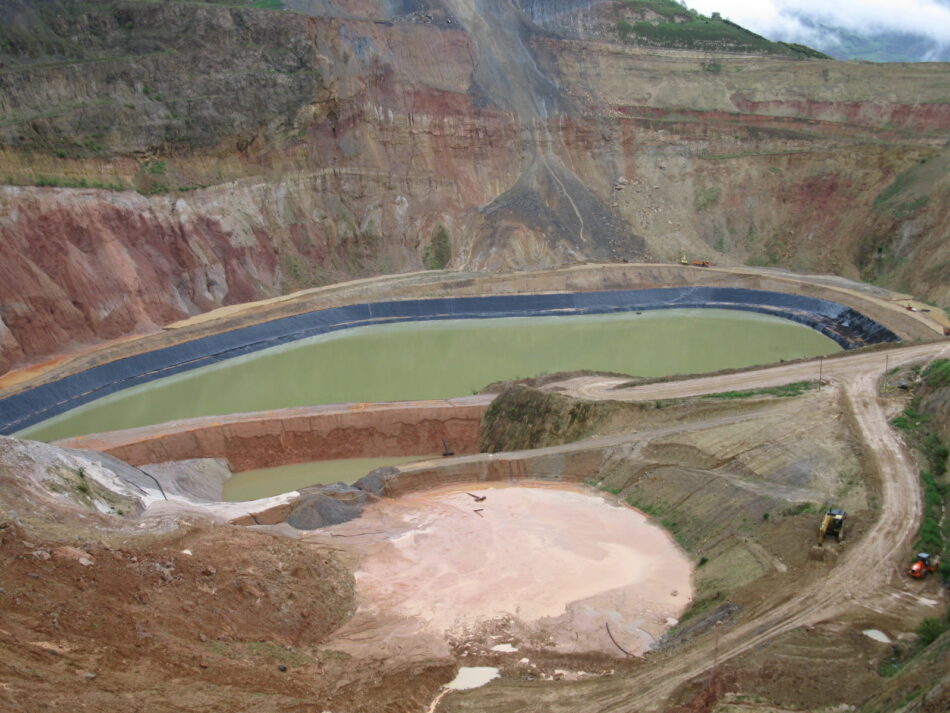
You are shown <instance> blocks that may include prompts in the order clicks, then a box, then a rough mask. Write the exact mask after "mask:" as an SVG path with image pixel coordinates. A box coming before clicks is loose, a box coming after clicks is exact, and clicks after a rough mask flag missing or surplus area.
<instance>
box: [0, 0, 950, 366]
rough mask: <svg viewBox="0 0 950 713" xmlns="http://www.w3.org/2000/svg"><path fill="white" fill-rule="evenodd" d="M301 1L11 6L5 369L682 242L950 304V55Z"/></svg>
mask: <svg viewBox="0 0 950 713" xmlns="http://www.w3.org/2000/svg"><path fill="white" fill-rule="evenodd" d="M279 5H280V3H277V2H261V1H259V0H256V1H255V2H245V3H232V2H228V3H223V2H222V3H214V2H206V3H202V2H188V3H185V2H157V1H156V2H153V1H151V0H143V1H141V2H132V1H130V0H108V1H107V2H97V3H91V2H83V1H81V0H18V1H17V2H11V3H5V4H4V6H3V8H2V9H0V13H2V18H0V19H2V20H3V22H2V23H0V27H2V30H0V182H2V183H4V184H6V185H0V256H2V260H0V266H2V267H0V270H2V276H3V279H2V280H0V369H2V370H6V369H8V368H10V367H12V366H14V365H17V364H22V363H26V362H29V361H35V360H37V359H40V358H42V357H44V356H47V355H49V354H52V353H55V352H58V351H61V350H63V349H64V348H68V347H70V346H75V345H81V344H88V343H91V342H94V341H95V340H97V339H102V338H112V337H117V336H122V335H126V334H130V333H134V332H142V331H148V330H153V329H155V328H156V327H157V326H159V325H162V324H166V323H168V322H170V321H173V320H176V319H180V318H182V317H185V316H188V315H191V314H195V313H198V312H201V311H206V310H208V309H211V308H214V307H217V306H220V305H223V304H233V303H237V302H242V301H247V300H250V299H255V298H261V297H266V296H271V295H276V294H281V293H285V292H288V291H292V290H294V289H299V288H301V287H308V286H315V285H322V284H328V283H331V282H336V281H340V280H343V279H347V278H351V277H359V276H367V275H375V274H385V273H391V272H400V271H405V270H409V269H419V268H421V267H423V266H425V267H427V268H440V267H443V266H446V265H448V266H452V267H459V268H471V269H485V270H503V269H532V268H537V267H550V266H553V265H557V264H564V263H569V262H575V261H585V260H595V261H604V260H606V261H620V260H634V259H637V260H640V259H647V260H660V261H669V260H675V259H677V258H678V257H679V255H680V254H681V253H683V252H686V253H688V255H689V256H690V257H704V258H707V259H712V260H714V261H716V262H720V263H723V264H742V263H745V264H751V265H771V266H783V267H789V268H792V269H795V270H803V271H821V272H836V273H838V274H842V275H845V276H848V277H852V278H861V279H867V280H873V281H875V282H878V283H880V284H883V285H885V286H889V287H892V288H899V289H902V290H911V291H913V292H914V293H915V294H917V295H918V296H919V297H922V298H926V299H929V300H931V301H933V302H936V303H939V304H942V305H947V304H950V287H948V285H950V240H948V237H950V215H948V211H950V200H948V198H950V178H948V175H950V174H948V171H947V170H946V168H947V167H948V166H950V150H948V149H947V139H948V134H950V95H948V94H947V89H946V87H947V86H948V84H947V78H948V76H950V68H948V66H947V65H939V64H934V65H892V66H886V67H881V66H873V65H865V64H857V63H841V62H834V61H830V60H818V59H808V58H807V57H808V55H809V53H808V52H807V51H805V50H802V49H800V48H796V47H794V46H788V45H782V44H780V43H767V42H765V41H764V40H763V41H761V42H760V40H761V38H759V39H758V40H756V39H754V38H755V36H752V37H750V35H751V33H748V34H746V33H744V31H742V32H740V31H739V30H737V29H736V28H734V27H732V26H730V25H728V24H725V23H722V22H716V21H712V20H710V19H708V18H700V17H696V16H693V15H688V16H685V19H683V18H682V17H680V16H679V15H677V14H676V13H677V12H680V11H681V10H682V9H681V8H680V10H676V8H679V6H678V5H677V6H675V8H673V9H672V10H671V9H670V6H671V5H674V4H672V3H667V2H665V0H655V1H654V2H618V1H616V0H559V1H558V2H545V3H539V2H532V1H531V0H504V1H502V2H487V1H483V0H477V1H476V2H461V1H460V0H399V1H396V0H385V1H384V0H288V2H286V3H285V5H286V6H287V9H282V10H281V9H268V8H277V7H278V6H279ZM670 13H672V14H670ZM647 26H649V28H654V29H649V28H648V27H647ZM693 26H695V27H694V29H695V30H696V32H699V35H690V34H689V32H687V29H688V28H689V27H693ZM631 28H632V29H631ZM657 28H659V29H657ZM677 28H680V29H677ZM684 28H685V29H684ZM696 28H699V29H696ZM671 33H672V34H671ZM683 33H686V34H683ZM709 33H712V34H709ZM716 33H719V34H716ZM684 37H686V38H687V39H686V40H684V39H683V38H684ZM737 38H738V39H737ZM740 40H741V41H740ZM763 43H764V44H763ZM434 60H435V61H434Z"/></svg>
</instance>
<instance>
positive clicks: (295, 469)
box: [223, 456, 441, 502]
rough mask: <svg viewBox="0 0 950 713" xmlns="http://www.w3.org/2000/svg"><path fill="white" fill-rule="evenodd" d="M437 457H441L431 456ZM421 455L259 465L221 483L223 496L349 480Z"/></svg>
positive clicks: (259, 495) (236, 497) (252, 495)
mask: <svg viewBox="0 0 950 713" xmlns="http://www.w3.org/2000/svg"><path fill="white" fill-rule="evenodd" d="M432 457H433V458H438V457H441V456H432ZM417 460H426V457H425V456H410V457H403V458H348V459H346V460H322V461H315V462H313V463H292V464H291V465H279V466H277V467H276V468H261V469H259V470H246V471H244V472H243V473H237V474H236V475H234V476H233V477H232V478H231V479H230V480H228V481H226V482H225V483H224V496H223V497H224V499H225V500H228V501H232V502H234V501H238V500H256V499H257V498H266V497H268V496H270V495H279V494H280V493H286V492H289V491H291V490H299V489H300V488H305V487H307V486H308V485H318V484H326V483H338V482H340V481H343V482H344V483H352V482H354V481H356V480H359V479H360V478H362V477H363V476H364V475H366V474H367V473H369V472H370V471H373V470H376V469H377V468H382V467H383V466H385V465H401V464H403V463H412V462H413V461H417Z"/></svg>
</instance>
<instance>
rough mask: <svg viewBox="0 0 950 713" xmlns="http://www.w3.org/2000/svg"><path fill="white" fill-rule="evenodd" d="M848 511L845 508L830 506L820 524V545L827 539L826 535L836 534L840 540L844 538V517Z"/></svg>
mask: <svg viewBox="0 0 950 713" xmlns="http://www.w3.org/2000/svg"><path fill="white" fill-rule="evenodd" d="M847 514H848V513H846V512H845V511H844V510H837V509H835V508H829V510H828V512H826V513H825V515H824V517H822V518H821V524H820V525H819V526H818V546H819V547H821V545H822V543H823V542H824V541H825V535H834V536H835V537H836V538H837V540H838V542H841V540H843V539H844V518H845V516H846V515H847Z"/></svg>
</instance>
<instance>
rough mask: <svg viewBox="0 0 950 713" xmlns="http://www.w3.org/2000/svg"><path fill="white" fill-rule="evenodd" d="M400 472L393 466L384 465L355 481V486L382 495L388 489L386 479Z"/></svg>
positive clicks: (372, 493)
mask: <svg viewBox="0 0 950 713" xmlns="http://www.w3.org/2000/svg"><path fill="white" fill-rule="evenodd" d="M398 474H399V469H398V468H394V467H393V466H384V467H382V468H377V469H376V470H373V471H370V472H369V473H367V474H366V475H364V476H363V477H362V478H360V479H359V480H357V481H356V482H355V483H353V487H354V488H359V489H360V490H362V491H364V492H366V493H369V494H371V495H376V496H378V497H382V495H383V494H384V493H385V490H386V481H387V480H389V479H391V478H393V477H395V476H396V475H398Z"/></svg>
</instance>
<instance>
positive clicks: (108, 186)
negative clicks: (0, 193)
mask: <svg viewBox="0 0 950 713" xmlns="http://www.w3.org/2000/svg"><path fill="white" fill-rule="evenodd" d="M11 183H12V181H11ZM23 185H30V184H23ZM32 185H34V186H39V187H48V188H99V189H101V190H104V191H127V190H129V187H128V186H125V185H123V184H121V183H106V182H103V181H89V180H86V179H85V178H62V177H57V176H37V177H36V179H35V180H34V181H33V183H32Z"/></svg>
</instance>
